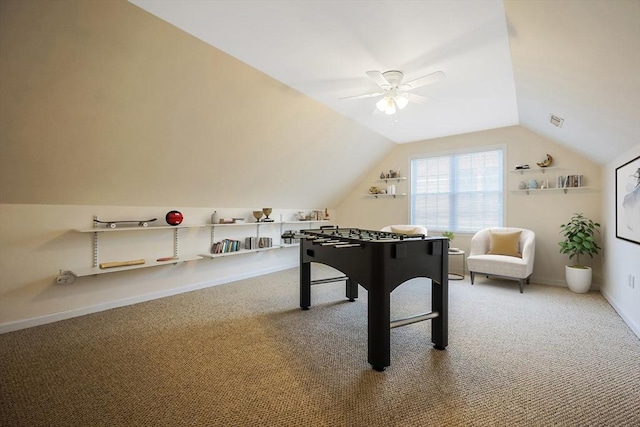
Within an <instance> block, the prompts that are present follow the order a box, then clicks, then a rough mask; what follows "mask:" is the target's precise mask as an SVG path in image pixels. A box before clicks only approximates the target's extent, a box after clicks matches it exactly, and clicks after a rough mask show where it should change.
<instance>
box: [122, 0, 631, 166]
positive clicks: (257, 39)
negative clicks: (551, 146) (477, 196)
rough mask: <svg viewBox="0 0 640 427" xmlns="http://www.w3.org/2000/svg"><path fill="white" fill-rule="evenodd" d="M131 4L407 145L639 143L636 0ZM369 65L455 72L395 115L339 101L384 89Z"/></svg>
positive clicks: (613, 146)
mask: <svg viewBox="0 0 640 427" xmlns="http://www.w3.org/2000/svg"><path fill="white" fill-rule="evenodd" d="M130 2H131V3H133V4H136V5H138V6H139V7H141V8H143V9H145V10H146V11H148V12H150V13H152V14H154V15H156V16H158V17H159V18H161V19H163V20H165V21H167V22H169V23H171V24H173V25H175V26H177V27H179V28H181V29H182V30H184V31H186V32H188V33H190V34H192V35H194V36H195V37H198V38H200V39H202V40H204V41H205V42H207V43H209V44H211V45H212V46H214V47H216V48H218V49H220V50H222V51H224V52H226V53H228V54H230V55H231V56H234V57H235V58H237V59H239V60H241V61H243V62H245V63H246V64H248V65H250V66H252V67H254V68H256V69H258V70H260V71H262V72H263V73H265V74H267V75H268V76H270V77H272V78H274V79H276V80H279V81H280V82H282V83H284V84H286V85H287V86H290V87H291V88H293V89H295V90H297V91H299V92H301V93H303V94H305V95H306V96H309V97H311V98H313V99H315V100H317V101H319V102H321V103H323V104H325V105H326V106H328V107H330V108H331V109H333V110H335V111H337V112H338V113H340V114H342V115H345V116H347V117H350V118H352V119H353V120H355V121H357V122H359V123H361V124H363V125H365V126H367V127H369V128H370V129H372V130H374V131H375V132H377V133H379V134H381V135H383V136H385V137H387V138H389V139H390V140H392V141H394V142H396V143H407V142H415V141H422V140H428V139H431V138H437V137H442V136H448V135H455V134H462V133H468V132H474V131H479V130H484V129H492V128H499V127H504V126H510V125H514V124H521V125H522V126H524V127H527V128H529V129H531V130H533V131H535V132H537V133H539V134H541V135H543V136H546V137H547V138H549V139H551V140H553V141H556V142H558V143H560V144H563V145H565V146H567V147H569V148H572V149H574V150H575V151H577V152H579V153H581V154H583V155H585V156H586V157H588V158H590V159H592V160H594V161H596V162H599V163H606V162H607V161H609V160H611V159H613V158H614V157H615V156H616V155H618V154H619V153H621V152H624V151H626V150H627V149H629V148H631V147H632V146H633V145H634V144H638V143H640V2H638V1H634V0H605V1H598V0H593V1H562V0H559V1H554V2H549V1H546V0H539V1H538V0H530V1H520V0H507V1H504V2H503V1H501V0H496V1H494V0H485V1H477V0H471V1H465V0H460V1H447V0H443V1H438V0H430V1H397V0H396V1H357V2H355V1H353V2H352V1H331V2H326V1H304V2H294V1H220V0H219V1H198V0H195V1H190V0H179V1H173V0H130ZM368 70H379V71H386V70H400V71H402V72H404V74H405V81H406V80H412V79H415V78H418V77H421V76H423V75H426V74H429V73H432V72H435V71H443V72H444V73H445V75H446V78H445V79H444V80H441V81H439V82H437V83H433V84H430V85H427V86H424V87H421V88H419V89H416V90H415V92H416V93H417V94H420V95H422V96H425V97H427V98H428V99H429V100H428V102H425V103H421V104H414V103H410V104H409V106H408V107H407V108H406V109H404V110H401V111H400V112H399V113H398V114H397V115H394V116H386V115H384V114H381V113H379V114H373V112H374V110H375V108H374V106H375V102H376V101H377V99H376V98H362V99H350V100H345V99H340V98H343V97H349V96H353V95H360V94H363V93H368V92H375V91H377V89H379V88H378V86H377V85H376V83H375V82H374V81H373V80H372V79H371V78H369V77H368V76H367V75H366V74H365V72H366V71H368ZM274 108H278V106H277V105H274ZM552 114H553V115H556V116H559V117H561V118H562V119H564V122H563V124H562V127H556V126H554V125H552V124H551V123H550V116H551V115H552Z"/></svg>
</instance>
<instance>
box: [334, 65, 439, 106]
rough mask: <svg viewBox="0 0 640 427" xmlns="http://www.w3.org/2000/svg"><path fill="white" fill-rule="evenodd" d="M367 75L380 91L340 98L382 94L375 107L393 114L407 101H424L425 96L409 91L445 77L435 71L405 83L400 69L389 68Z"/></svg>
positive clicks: (418, 102)
mask: <svg viewBox="0 0 640 427" xmlns="http://www.w3.org/2000/svg"><path fill="white" fill-rule="evenodd" d="M367 75H368V76H369V77H371V78H372V79H373V80H374V81H375V82H376V83H377V84H378V86H380V89H381V91H379V92H373V93H365V94H363V95H355V96H347V97H344V98H340V99H361V98H374V97H377V96H382V98H380V100H379V101H378V102H377V103H376V108H377V109H378V110H379V111H381V112H384V113H385V114H388V115H392V114H395V113H396V111H397V110H402V109H403V108H405V107H406V106H407V105H408V104H409V102H414V103H416V104H420V103H423V102H425V101H426V100H427V98H425V97H424V96H421V95H416V94H415V93H411V92H410V91H412V90H413V89H417V88H419V87H422V86H426V85H428V84H431V83H435V82H437V81H439V80H442V79H444V78H445V74H444V73H443V72H442V71H436V72H435V73H431V74H427V75H426V76H422V77H418V78H417V79H413V80H410V81H408V82H405V83H403V82H402V79H403V78H404V74H403V73H402V71H397V70H389V71H385V72H384V73H381V72H380V71H367Z"/></svg>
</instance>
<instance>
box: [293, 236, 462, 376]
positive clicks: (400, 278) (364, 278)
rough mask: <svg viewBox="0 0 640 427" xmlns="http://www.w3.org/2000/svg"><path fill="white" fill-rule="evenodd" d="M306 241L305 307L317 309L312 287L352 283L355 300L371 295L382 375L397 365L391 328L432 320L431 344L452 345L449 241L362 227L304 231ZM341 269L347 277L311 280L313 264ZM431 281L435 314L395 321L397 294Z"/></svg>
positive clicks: (372, 343)
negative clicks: (405, 286)
mask: <svg viewBox="0 0 640 427" xmlns="http://www.w3.org/2000/svg"><path fill="white" fill-rule="evenodd" d="M299 237H300V307H301V308H302V309H303V310H308V309H309V307H310V306H311V285H316V284H321V283H330V282H337V281H345V282H346V297H347V298H348V299H349V301H355V299H356V298H357V297H358V285H360V286H362V287H363V288H365V289H366V290H367V291H368V306H367V313H368V314H367V334H368V361H369V363H370V364H371V365H372V366H373V368H374V369H375V370H377V371H384V370H385V368H386V367H387V366H390V365H391V361H390V359H391V355H390V335H391V329H393V328H396V327H399V326H405V325H409V324H412V323H415V322H420V321H423V320H431V341H432V342H433V344H434V347H435V348H436V349H439V350H444V349H445V348H446V346H447V344H448V305H449V301H448V298H449V290H448V286H449V284H448V250H447V248H448V239H447V238H444V237H428V236H425V235H422V234H414V235H405V234H396V233H389V232H382V231H373V230H362V229H358V228H339V227H324V228H321V229H317V230H303V231H301V234H300V235H299ZM313 262H316V263H322V264H325V265H328V266H330V267H333V268H335V269H336V270H338V271H340V272H341V273H343V274H344V276H339V277H333V278H327V279H320V280H313V281H312V280H311V263H313ZM416 277H426V278H430V279H431V281H432V285H431V312H429V313H424V314H419V315H416V316H413V317H409V318H405V319H399V320H394V321H391V317H390V302H391V292H392V291H393V290H394V289H396V288H397V287H398V286H400V285H401V284H402V283H404V282H406V281H407V280H409V279H413V278H416Z"/></svg>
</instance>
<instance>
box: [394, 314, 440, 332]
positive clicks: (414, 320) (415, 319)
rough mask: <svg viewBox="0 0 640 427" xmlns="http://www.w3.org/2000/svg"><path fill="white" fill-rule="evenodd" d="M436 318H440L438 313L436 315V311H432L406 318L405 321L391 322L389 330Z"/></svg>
mask: <svg viewBox="0 0 640 427" xmlns="http://www.w3.org/2000/svg"><path fill="white" fill-rule="evenodd" d="M438 316H440V313H438V312H437V311H433V312H431V313H425V314H419V315H417V316H413V317H407V318H405V319H398V320H393V321H392V322H391V324H390V326H391V329H393V328H399V327H400V326H406V325H410V324H412V323H417V322H422V321H425V320H429V319H435V318H436V317H438Z"/></svg>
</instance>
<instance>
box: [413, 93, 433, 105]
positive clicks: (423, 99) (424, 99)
mask: <svg viewBox="0 0 640 427" xmlns="http://www.w3.org/2000/svg"><path fill="white" fill-rule="evenodd" d="M408 95H409V102H413V103H414V104H424V103H426V102H429V101H430V100H429V98H427V97H426V96H422V95H416V94H415V93H409V94H408Z"/></svg>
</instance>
